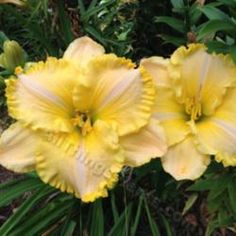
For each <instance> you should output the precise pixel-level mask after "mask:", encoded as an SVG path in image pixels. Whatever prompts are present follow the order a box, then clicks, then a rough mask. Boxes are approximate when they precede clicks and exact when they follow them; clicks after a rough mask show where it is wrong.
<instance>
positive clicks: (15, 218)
mask: <svg viewBox="0 0 236 236" xmlns="http://www.w3.org/2000/svg"><path fill="white" fill-rule="evenodd" d="M54 191H55V189H54V188H51V187H49V186H47V185H44V186H43V187H42V188H40V189H39V190H38V191H37V192H36V193H34V194H33V195H31V196H30V197H29V198H28V199H26V200H25V201H24V202H23V203H22V204H21V206H20V207H19V208H18V209H17V211H15V213H14V214H13V215H11V216H10V217H9V218H8V220H7V221H6V222H5V223H4V224H3V225H2V226H1V228H0V235H1V236H8V235H9V232H10V231H11V230H12V229H14V227H17V225H18V224H19V223H20V222H23V218H24V217H25V215H26V214H27V213H28V212H29V211H30V209H32V207H33V206H35V205H36V204H37V202H38V201H40V200H42V199H43V198H44V197H46V196H48V195H49V194H51V193H53V192H54Z"/></svg>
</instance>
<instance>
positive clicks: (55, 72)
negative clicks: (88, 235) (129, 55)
mask: <svg viewBox="0 0 236 236" xmlns="http://www.w3.org/2000/svg"><path fill="white" fill-rule="evenodd" d="M18 71H19V74H18V79H9V80H8V81H7V88H6V96H7V104H8V108H9V113H10V115H11V116H12V117H13V118H15V119H16V120H17V122H16V123H15V124H13V125H12V126H11V127H10V128H9V129H7V130H6V131H5V132H4V133H3V135H2V137H1V140H0V164H1V165H3V166H5V167H6V168H8V169H11V170H13V171H17V172H28V171H32V170H36V171H37V173H38V175H39V176H40V178H41V179H42V180H43V181H44V182H46V183H49V184H50V185H52V186H54V187H56V188H59V189H60V190H62V191H66V192H69V193H74V194H75V196H76V197H80V198H81V199H82V201H85V202H88V201H94V200H95V199H96V198H98V197H104V196H107V189H108V188H111V187H112V186H113V185H114V183H115V182H116V181H117V179H118V173H119V172H120V171H121V169H122V167H123V166H124V165H129V166H138V165H142V164H144V163H146V162H148V161H150V159H151V158H154V157H157V156H162V155H163V154H164V153H165V152H166V148H167V145H166V142H165V135H164V131H163V129H162V128H161V127H160V125H159V124H158V122H157V121H155V120H154V119H150V117H151V112H152V108H153V105H154V101H155V96H156V93H155V87H154V84H153V81H152V79H151V77H150V75H149V74H148V73H147V72H146V71H145V70H144V69H143V68H136V65H135V64H133V63H132V62H131V61H130V60H128V59H125V58H119V57H117V56H115V55H114V54H104V48H103V47H102V46H101V45H99V44H97V43H96V42H94V41H93V40H92V39H90V38H88V37H82V38H79V39H76V40H75V41H74V42H72V43H71V44H70V45H69V47H68V48H67V50H66V52H65V53H64V56H63V58H62V59H56V58H48V59H47V61H46V62H38V63H35V64H33V65H32V66H31V67H30V68H28V69H26V71H25V72H21V71H20V70H18Z"/></svg>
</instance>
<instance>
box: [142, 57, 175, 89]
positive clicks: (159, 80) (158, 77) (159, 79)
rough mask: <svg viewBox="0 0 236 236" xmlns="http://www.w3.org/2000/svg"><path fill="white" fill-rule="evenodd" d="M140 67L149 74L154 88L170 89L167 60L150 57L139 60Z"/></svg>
mask: <svg viewBox="0 0 236 236" xmlns="http://www.w3.org/2000/svg"><path fill="white" fill-rule="evenodd" d="M140 65H141V66H143V67H144V68H145V69H146V70H147V71H148V73H150V74H151V76H152V78H153V79H154V82H155V84H156V86H164V87H170V86H171V81H170V77H169V72H168V65H169V59H164V58H163V57H156V56H154V57H150V58H144V59H142V60H141V62H140Z"/></svg>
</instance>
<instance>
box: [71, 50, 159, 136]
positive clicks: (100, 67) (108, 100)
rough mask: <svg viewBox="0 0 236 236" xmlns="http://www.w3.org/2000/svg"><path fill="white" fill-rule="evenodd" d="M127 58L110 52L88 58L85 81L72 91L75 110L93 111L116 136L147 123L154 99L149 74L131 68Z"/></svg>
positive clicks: (132, 130) (131, 64)
mask: <svg viewBox="0 0 236 236" xmlns="http://www.w3.org/2000/svg"><path fill="white" fill-rule="evenodd" d="M134 67H135V65H134V64H133V63H131V61H130V60H127V59H124V58H118V57H116V56H115V55H113V54H110V55H104V56H100V57H97V58H96V59H93V60H91V62H90V63H89V64H88V67H87V70H86V71H85V72H84V80H83V79H81V83H80V84H79V85H78V86H77V88H76V89H75V90H74V102H75V106H76V108H77V109H78V110H80V111H81V110H82V111H85V112H86V111H92V114H91V116H92V117H93V119H94V120H96V119H101V120H103V121H105V122H107V123H108V124H110V125H111V126H112V127H113V129H114V130H117V132H118V134H119V136H122V135H126V134H129V133H131V132H134V131H137V130H139V129H140V128H141V127H143V126H145V125H146V124H147V123H148V120H149V118H150V116H151V109H152V106H153V104H154V99H155V89H154V86H153V82H152V79H151V77H150V76H149V75H148V73H147V72H146V71H145V70H144V69H134Z"/></svg>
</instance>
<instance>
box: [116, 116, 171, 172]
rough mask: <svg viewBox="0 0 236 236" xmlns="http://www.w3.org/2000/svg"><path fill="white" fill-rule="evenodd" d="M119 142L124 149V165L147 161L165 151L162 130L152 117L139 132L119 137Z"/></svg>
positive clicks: (164, 139) (161, 154)
mask: <svg viewBox="0 0 236 236" xmlns="http://www.w3.org/2000/svg"><path fill="white" fill-rule="evenodd" d="M120 144H121V146H122V147H123V149H124V151H125V158H126V159H125V165H127V166H132V167H136V166H140V165H143V164H145V163H148V162H149V161H150V160H151V159H152V158H156V157H161V156H163V155H164V154H165V153H166V151H167V145H166V137H165V133H164V130H163V128H162V127H161V126H160V124H159V122H158V121H156V120H154V119H152V120H151V121H150V123H149V124H148V125H147V126H145V127H143V128H142V129H141V130H140V131H139V132H137V133H132V134H129V135H126V136H123V137H121V138H120Z"/></svg>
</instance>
